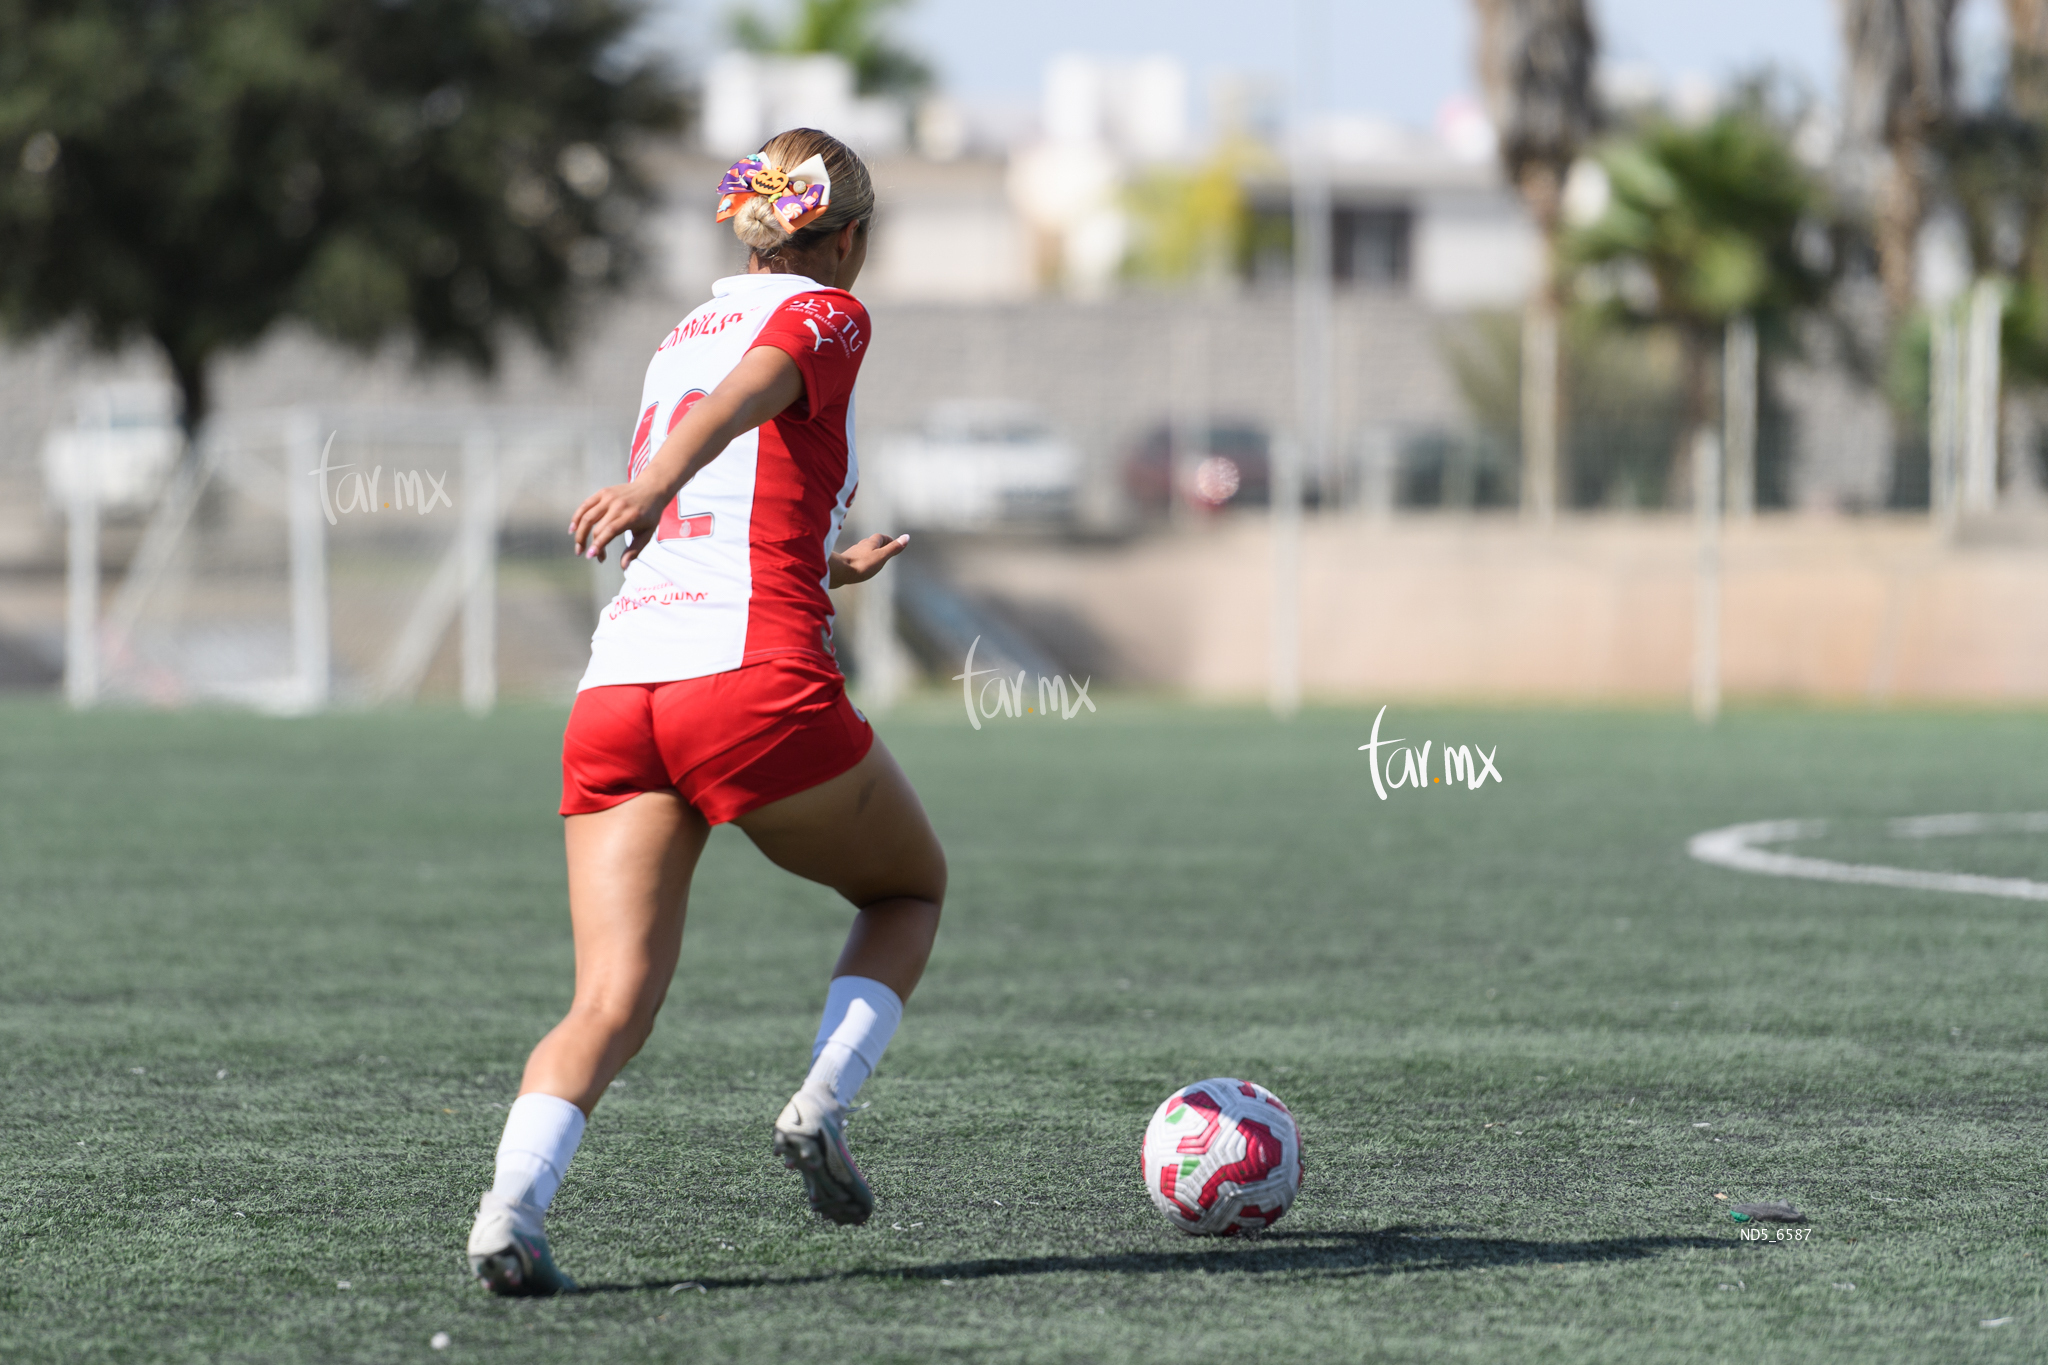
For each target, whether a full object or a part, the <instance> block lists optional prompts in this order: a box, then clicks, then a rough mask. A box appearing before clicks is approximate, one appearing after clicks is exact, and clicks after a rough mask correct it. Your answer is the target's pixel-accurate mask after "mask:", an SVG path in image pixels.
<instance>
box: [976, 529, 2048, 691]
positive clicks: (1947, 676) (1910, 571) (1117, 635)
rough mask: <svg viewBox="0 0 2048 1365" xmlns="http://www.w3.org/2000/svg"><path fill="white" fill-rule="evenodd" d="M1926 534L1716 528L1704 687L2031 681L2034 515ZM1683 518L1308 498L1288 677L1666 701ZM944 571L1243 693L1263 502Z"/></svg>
mask: <svg viewBox="0 0 2048 1365" xmlns="http://www.w3.org/2000/svg"><path fill="white" fill-rule="evenodd" d="M2007 529H2008V531H2009V534H2006V535H2004V536H2003V537H2000V536H1997V535H1992V534H1988V533H1979V534H1976V535H1972V536H1966V537H1965V539H1964V541H1963V542H1962V543H1959V544H1944V543H1942V542H1940V541H1939V540H1938V539H1937V538H1936V537H1935V536H1934V534H1933V533H1932V531H1931V530H1930V529H1929V527H1928V525H1927V523H1926V521H1925V519H1915V518H1903V517H1901V518H1864V519H1857V520H1849V519H1843V518H1832V517H1828V518H1821V517H1802V516H1779V517H1766V518H1763V519H1760V520H1758V521H1756V522H1755V523H1753V524H1750V525H1748V526H1737V527H1732V528H1730V530H1729V533H1728V535H1727V537H1726V540H1725V543H1724V562H1725V564H1726V576H1725V579H1724V588H1723V601H1724V613H1723V631H1724V635H1723V645H1722V650H1723V658H1724V661H1725V666H1724V679H1725V683H1724V685H1725V687H1726V689H1727V691H1728V693H1729V694H1730V695H1733V696H1737V697H1741V696H1749V697H1798V698H1806V699H1814V700H1825V701H1831V702H1875V703H1884V702H1890V701H1901V702H1904V701H1916V702H1928V701H1942V702H1986V703H2011V702H2027V703H2038V702H2048V529H2044V528H2041V527H2033V526H2023V527H2020V528H2019V529H2018V530H2016V531H2014V530H2012V529H2011V528H2009V527H2008V528H2007ZM1694 554H1695V551H1694V541H1693V536H1692V531H1691V527H1690V524H1689V523H1688V522H1686V521H1685V520H1683V519H1682V518H1677V517H1644V518H1640V519H1636V518H1629V519H1619V518H1599V519H1586V520H1573V521H1567V522H1565V523H1563V524H1561V525H1560V526H1559V527H1557V528H1556V529H1555V530H1553V531H1549V532H1545V531H1540V530H1537V529H1534V528H1531V527H1528V526H1525V525H1523V524H1522V523H1520V522H1519V521H1517V520H1515V519H1513V518H1508V517H1500V518H1473V517H1453V516H1409V517H1401V518H1396V519H1393V520H1391V521H1385V522H1377V523H1375V522H1371V521H1367V520H1365V519H1362V518H1350V517H1330V518H1312V519H1310V521H1309V522H1308V525H1307V527H1306V531H1305V535H1304V543H1303V547H1302V584H1301V619H1302V628H1303V641H1302V676H1303V681H1304V686H1305V688H1306V690H1307V692H1308V693H1309V694H1310V695H1311V696H1318V695H1319V696H1325V697H1332V698H1351V699H1370V698H1376V697H1377V698H1385V697H1388V696H1414V697H1444V698H1472V699H1481V698H1506V699H1518V700H1521V699H1525V700H1562V701H1636V700H1665V701H1676V700H1679V699H1681V698H1683V697H1684V696H1685V695H1686V692H1687V687H1688V681H1689V678H1690V667H1691V650H1692V621H1693V590H1694V572H1693V565H1694ZM946 558H947V567H948V569H949V571H950V573H951V574H952V575H953V576H954V578H955V581H956V582H958V583H959V584H961V585H962V586H963V587H966V588H968V589H969V590H970V591H973V592H975V593H978V594H980V595H982V596H984V597H988V598H992V599H996V600H998V601H999V602H1001V603H1002V604H1004V605H1005V606H1007V607H1008V608H1009V609H1010V610H1011V611H1012V613H1013V614H1014V615H1015V616H1016V617H1017V618H1018V619H1019V620H1021V621H1023V622H1025V623H1026V624H1027V625H1031V626H1035V627H1037V628H1040V629H1043V630H1047V631H1049V632H1051V633H1053V634H1055V635H1057V634H1060V633H1061V632H1064V634H1065V636H1066V637H1067V640H1066V642H1065V643H1064V645H1063V647H1065V648H1067V649H1068V650H1069V651H1072V650H1074V649H1079V650H1080V651H1081V652H1082V653H1083V654H1084V655H1088V656H1089V657H1090V658H1091V659H1092V661H1094V662H1096V663H1099V664H1100V666H1101V667H1102V669H1103V671H1104V673H1105V674H1106V675H1107V676H1108V678H1110V679H1111V680H1113V681H1115V682H1118V683H1122V684H1129V685H1138V686H1155V687H1165V688H1172V689H1177V690H1183V689H1184V690H1186V691H1188V692H1191V693H1193V694H1195V695H1197V696H1202V697H1211V698H1228V697H1247V698H1249V697H1257V696H1261V695H1263V693H1264V690H1265V686H1266V678H1267V661H1268V633H1267V632H1268V621H1269V617H1270V605H1271V598H1272V578H1271V550H1270V544H1269V541H1268V539H1267V528H1266V524H1265V522H1264V519H1263V518H1259V517H1246V518H1244V519H1242V520H1237V521H1229V522H1219V523H1217V524H1216V525H1214V526H1212V527H1209V528H1205V529H1203V530H1199V531H1196V532H1192V533H1184V534H1162V535H1160V536H1158V537H1154V538H1149V539H1144V540H1140V541H1135V542H1131V543H1129V544H1126V545H1122V546H1101V547H1094V548H1075V547H1067V546H1046V545H1023V544H1011V545H997V544H992V543H981V544H973V545H964V544H963V545H954V546H951V547H948V548H947V550H946Z"/></svg>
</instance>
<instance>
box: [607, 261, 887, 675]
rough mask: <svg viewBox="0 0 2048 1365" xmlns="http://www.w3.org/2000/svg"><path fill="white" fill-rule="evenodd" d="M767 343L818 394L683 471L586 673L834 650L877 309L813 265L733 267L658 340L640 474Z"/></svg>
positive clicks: (636, 434)
mask: <svg viewBox="0 0 2048 1365" xmlns="http://www.w3.org/2000/svg"><path fill="white" fill-rule="evenodd" d="M756 346H774V347H776V348H777V349H779V350H782V351H784V352H786V353H788V355H789V356H790V358H791V359H792V360H794V361H795V362H796V365H797V369H798V370H799V371H801V372H802V374H803V380H804V396H803V397H802V398H801V399H799V400H798V401H797V402H796V403H794V404H792V405H791V406H790V407H789V408H788V409H787V410H786V411H784V412H783V413H782V415H781V416H779V417H775V418H772V419H770V420H769V421H767V422H764V423H762V424H761V425H760V426H759V427H757V428H755V429H754V430H753V431H749V432H747V433H745V434H744V435H741V436H739V437H737V438H736V439H735V440H734V441H733V443H732V444H731V445H729V446H727V447H726V448H725V449H724V451H722V452H721V453H720V454H719V455H718V457H717V458H716V459H714V460H712V461H711V463H710V464H708V465H706V466H705V467H704V468H703V469H701V470H699V471H698V473H697V475H696V477H695V478H693V479H691V480H690V481H689V482H688V483H687V484H685V485H683V487H682V490H681V491H680V492H679V493H677V495H676V497H675V499H674V501H672V502H671V503H670V504H669V505H668V507H667V508H666V509H665V510H664V511H663V512H662V516H661V524H660V526H659V527H658V528H657V529H656V531H655V533H654V543H653V544H652V545H650V546H648V547H647V548H646V550H645V551H643V552H642V553H641V554H640V555H639V556H638V557H637V558H636V559H634V561H633V562H632V563H631V564H630V565H628V566H627V568H626V581H625V586H624V587H623V588H621V589H620V591H619V595H618V596H617V597H614V598H613V599H612V600H611V603H610V604H609V605H608V606H606V607H605V609H604V612H603V614H602V615H601V616H600V618H599V619H598V623H597V632H596V633H595V634H594V635H592V636H591V638H590V668H589V670H588V671H586V672H585V673H584V675H583V681H582V682H581V683H579V684H578V685H577V690H579V691H581V690H582V689H583V688H586V687H608V686H611V685H613V684H616V683H653V682H673V681H675V680H677V679H680V678H701V677H703V676H705V675H706V674H711V673H723V672H725V671H727V670H728V669H734V668H738V667H740V666H741V665H743V664H750V663H754V662H756V661H757V660H760V659H766V658H770V657H773V656H774V655H778V654H819V653H823V654H826V655H830V654H831V652H832V599H831V597H830V596H829V595H828V594H827V593H826V591H825V589H826V585H827V581H828V578H829V575H830V572H831V570H830V565H829V562H828V558H827V557H828V556H829V555H830V554H831V551H832V545H833V542H834V541H835V540H837V539H838V537H839V528H840V526H841V524H842V523H844V521H845V520H846V508H847V504H849V503H850V502H852V501H853V490H854V485H855V484H856V483H857V482H858V481H859V478H860V467H859V465H858V463H857V462H856V461H855V459H854V454H853V381H854V378H855V376H857V375H858V374H859V373H860V362H861V360H862V358H863V357H864V356H865V355H866V353H867V346H868V315H867V310H866V309H864V308H862V307H861V306H860V303H859V301H858V300H856V299H855V298H854V297H853V295H851V294H849V293H847V292H846V291H845V290H843V289H826V288H822V287H820V286H819V285H818V284H817V283H816V282H815V281H813V280H809V279H806V278H805V277H803V276H801V275H733V276H729V277H727V278H726V279H722V280H720V281H718V283H717V284H716V285H714V286H713V288H712V296H711V301H710V302H709V303H707V304H705V305H704V306H703V307H702V308H699V309H698V310H697V311H696V312H694V313H692V314H690V316H688V317H687V318H684V319H683V321H682V322H681V323H679V324H678V325H677V326H676V328H675V330H674V331H672V332H670V333H669V334H668V336H667V337H666V338H665V339H664V340H663V341H662V343H661V345H660V346H658V347H656V348H655V352H654V360H653V362H652V363H650V364H649V365H648V367H647V382H646V384H645V385H644V386H643V387H642V388H641V391H640V414H639V419H638V421H637V422H636V423H635V424H634V429H633V450H632V455H631V456H630V458H629V461H628V468H627V478H628V479H629V480H630V479H634V478H638V477H639V476H640V474H641V472H642V471H643V470H645V469H646V467H647V465H648V463H649V462H650V461H652V460H653V458H654V454H655V452H656V451H658V450H659V449H661V444H662V442H663V440H664V439H666V437H667V435H668V433H669V432H670V431H671V430H673V429H674V427H675V425H676V423H677V422H678V421H680V420H681V419H682V416H683V414H684V413H686V412H688V411H689V410H690V409H691V408H692V407H693V406H695V404H696V402H697V400H698V399H700V398H702V397H703V396H704V395H705V394H708V393H710V392H711V391H712V390H713V389H715V388H717V387H718V385H719V383H720V381H722V380H723V379H724V378H725V377H726V376H727V375H728V374H730V373H732V370H733V368H734V367H735V366H736V365H738V364H739V363H740V359H741V358H742V357H743V356H745V355H746V353H747V352H748V351H750V350H752V349H753V348H754V347H756Z"/></svg>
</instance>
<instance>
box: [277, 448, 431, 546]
mask: <svg viewBox="0 0 2048 1365" xmlns="http://www.w3.org/2000/svg"><path fill="white" fill-rule="evenodd" d="M333 449H334V437H333V436H331V435H330V436H329V437H328V438H327V444H326V445H325V446H323V447H321V450H320V465H319V468H317V469H312V470H308V471H307V472H308V473H309V474H311V475H312V477H313V478H315V479H316V480H318V481H319V488H320V510H321V511H322V512H323V513H325V514H326V516H327V524H328V525H329V526H339V525H341V518H342V516H343V515H345V514H347V513H350V512H367V513H370V514H371V515H373V516H374V515H375V514H376V513H378V512H403V511H406V510H407V509H408V508H409V509H411V510H413V511H416V512H418V513H419V515H421V516H425V515H426V514H427V513H429V512H431V511H433V510H434V509H435V508H436V507H447V508H451V509H452V508H453V507H454V506H455V499H454V498H453V497H451V496H450V495H449V493H448V488H447V483H448V471H447V470H445V469H444V470H442V471H441V472H440V473H439V474H430V473H428V472H426V471H425V470H419V469H393V470H392V471H391V482H390V484H389V485H388V486H387V485H386V484H385V482H384V466H383V465H381V464H380V465H377V466H376V467H375V468H373V469H371V470H369V471H368V472H367V473H365V472H364V471H363V470H362V469H360V468H358V467H357V466H355V465H352V464H329V463H328V462H327V457H328V453H329V452H330V451H332V450H333ZM343 470H346V471H348V472H347V473H342V472H341V471H343ZM330 474H332V475H336V476H337V477H335V478H334V479H333V481H332V482H331V483H330V481H329V479H328V476H329V475H330Z"/></svg>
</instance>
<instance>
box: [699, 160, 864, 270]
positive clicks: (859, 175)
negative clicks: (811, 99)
mask: <svg viewBox="0 0 2048 1365" xmlns="http://www.w3.org/2000/svg"><path fill="white" fill-rule="evenodd" d="M761 155H762V156H763V157H765V158H766V159H767V162H768V164H769V165H771V166H780V167H781V168H782V169H783V170H785V171H789V170H794V169H796V168H797V167H798V166H801V165H803V163H804V162H806V161H809V160H810V159H811V158H812V157H814V156H822V157H824V158H825V173H826V174H827V175H829V176H831V177H832V203H831V205H830V207H828V208H827V209H826V210H825V211H824V212H823V213H822V214H820V215H818V218H817V219H816V221H814V222H811V223H807V224H806V225H804V227H802V228H801V229H799V230H798V231H796V232H784V231H783V230H782V224H781V223H780V222H778V221H777V220H776V217H775V212H774V209H773V207H772V206H771V205H770V203H769V201H768V200H767V199H766V198H765V197H764V196H761V195H755V196H754V197H753V198H751V199H749V200H747V201H746V202H745V203H743V204H741V205H740V209H739V212H738V213H735V214H734V215H733V216H732V231H733V235H734V236H735V237H738V238H739V239H740V241H742V242H744V243H745V244H746V245H747V246H748V247H749V248H750V249H752V251H753V252H754V254H755V255H756V256H759V257H760V258H761V259H763V260H771V259H773V258H774V257H776V256H780V255H782V254H783V253H784V252H787V251H808V250H810V249H811V248H812V247H814V246H816V245H817V244H818V243H820V242H822V241H824V240H825V239H826V238H828V237H830V236H831V235H832V234H833V233H835V232H837V231H839V229H841V228H843V227H845V226H846V225H847V224H848V223H850V222H859V223H863V224H865V223H866V222H867V221H868V220H869V219H870V218H872V217H874V214H875V186H874V182H873V181H871V180H870V179H869V178H868V168H867V167H866V165H864V164H863V163H862V162H861V159H860V158H859V157H858V156H856V155H854V151H853V148H851V147H849V146H847V145H846V144H845V143H843V142H841V141H840V140H839V139H838V138H836V137H833V136H832V135H831V134H830V133H821V132H819V131H818V130H817V129H816V128H792V129H790V130H789V131H788V132H786V133H777V134H776V135H775V136H774V137H771V138H769V139H768V141H767V142H766V143H764V144H763V145H762V147H761Z"/></svg>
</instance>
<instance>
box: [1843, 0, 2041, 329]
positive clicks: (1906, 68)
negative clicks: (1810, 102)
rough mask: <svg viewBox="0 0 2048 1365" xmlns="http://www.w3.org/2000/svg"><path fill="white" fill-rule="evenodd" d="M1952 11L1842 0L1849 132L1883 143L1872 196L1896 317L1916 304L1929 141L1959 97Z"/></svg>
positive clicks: (1919, 0)
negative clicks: (1956, 93)
mask: <svg viewBox="0 0 2048 1365" xmlns="http://www.w3.org/2000/svg"><path fill="white" fill-rule="evenodd" d="M2008 3H2009V4H2010V5H2013V6H2018V5H2021V4H2024V3H2025V0H2008ZM1955 8H1956V0H1842V39H1843V43H1844V45H1845V47H1846V48H1847V49H1848V58H1849V70H1848V80H1847V82H1846V84H1845V87H1844V90H1843V115H1844V122H1845V124H1846V128H1845V131H1846V133H1847V135H1848V137H1849V139H1850V142H1851V145H1852V146H1857V147H1860V148H1863V149H1867V150H1870V151H1877V150H1880V149H1881V151H1882V153H1883V154H1884V155H1885V157H1886V158H1887V159H1886V162H1885V164H1884V165H1883V166H1882V167H1881V168H1879V170H1878V172H1877V175H1876V176H1875V179H1876V181H1877V183H1876V185H1875V186H1874V187H1873V191H1874V192H1873V199H1874V208H1875V210H1876V214H1875V216H1876V227H1877V254H1878V270H1879V273H1880V274H1881V275H1882V277H1883V279H1884V290H1885V299H1886V302H1887V303H1889V304H1890V306H1891V311H1892V316H1893V318H1894V319H1898V318H1902V317H1904V316H1905V314H1906V313H1907V311H1908V310H1910V309H1911V308H1912V306H1913V293H1914V271H1913V253H1914V248H1915V245H1916V243H1917V242H1918V240H1919V236H1920V222H1921V219H1922V217H1923V216H1924V215H1925V212H1926V204H1927V198H1928V189H1929V185H1930V183H1931V181H1932V178H1933V167H1932V162H1933V154H1932V148H1933V144H1934V141H1935V139H1936V137H1937V135H1938V134H1939V133H1940V132H1941V130H1942V127H1943V124H1944V121H1945V120H1946V119H1947V117H1948V115H1949V111H1950V108H1951V106H1952V104H1953V102H1954V85H1955V55H1954V48H1953V45H1952V42H1951V35H1950V30H1951V28H1952V27H1953V25H1952V22H1951V21H1952V20H1953V18H1954V15H1955Z"/></svg>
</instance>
